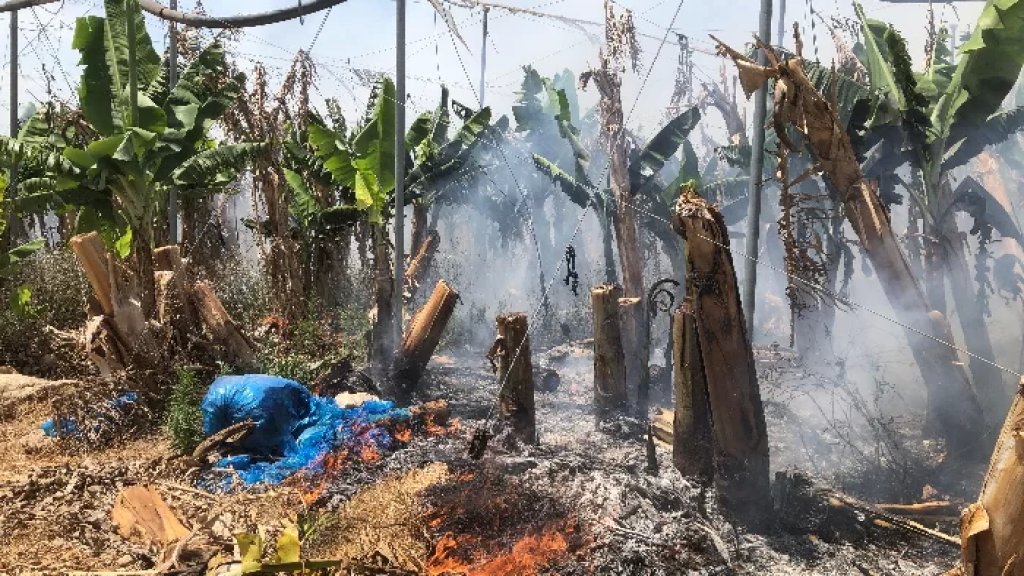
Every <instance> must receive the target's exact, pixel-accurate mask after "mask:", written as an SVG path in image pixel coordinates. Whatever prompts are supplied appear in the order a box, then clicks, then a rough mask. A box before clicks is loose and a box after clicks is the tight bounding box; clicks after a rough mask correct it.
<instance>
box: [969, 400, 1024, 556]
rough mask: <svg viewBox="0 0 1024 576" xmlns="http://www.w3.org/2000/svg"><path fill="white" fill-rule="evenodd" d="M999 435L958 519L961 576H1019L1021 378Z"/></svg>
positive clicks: (1022, 551)
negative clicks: (973, 496)
mask: <svg viewBox="0 0 1024 576" xmlns="http://www.w3.org/2000/svg"><path fill="white" fill-rule="evenodd" d="M1019 385H1020V388H1019V389H1018V391H1017V394H1016V396H1015V397H1014V399H1013V405H1012V406H1011V407H1010V412H1009V414H1007V416H1006V420H1005V422H1004V423H1003V428H1002V430H1001V432H1000V433H999V440H998V441H997V442H996V447H995V450H993V452H992V460H991V463H990V464H989V469H988V474H986V475H985V482H984V484H983V485H982V488H981V495H980V496H979V498H978V501H977V502H976V503H974V504H971V505H970V506H969V507H968V508H967V509H966V510H964V512H963V514H962V515H961V517H960V541H961V565H960V572H961V574H962V575H963V576H1024V521H1022V519H1024V382H1021V383H1019Z"/></svg>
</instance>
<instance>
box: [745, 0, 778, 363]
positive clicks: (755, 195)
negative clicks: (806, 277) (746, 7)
mask: <svg viewBox="0 0 1024 576" xmlns="http://www.w3.org/2000/svg"><path fill="white" fill-rule="evenodd" d="M771 33H772V0H761V26H760V32H759V34H760V37H761V38H762V39H763V40H764V41H765V42H767V38H770V37H771ZM757 61H758V62H759V63H760V64H761V65H762V66H765V65H767V58H766V57H765V54H764V50H761V51H759V52H758V55H757ZM767 106H768V94H767V87H766V86H762V87H761V89H760V90H758V91H757V93H756V94H755V96H754V125H753V134H752V138H751V139H750V145H751V155H750V186H749V187H748V188H747V195H748V198H747V199H748V204H747V243H746V251H747V256H748V258H747V259H746V260H745V265H744V272H745V274H744V277H743V314H744V319H745V320H746V324H747V336H748V338H750V341H751V343H753V341H754V304H755V298H756V295H757V261H756V260H755V259H756V258H757V256H758V244H759V240H760V239H761V188H762V186H761V177H762V168H763V166H764V121H765V115H766V112H767Z"/></svg>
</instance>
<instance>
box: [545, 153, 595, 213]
mask: <svg viewBox="0 0 1024 576" xmlns="http://www.w3.org/2000/svg"><path fill="white" fill-rule="evenodd" d="M533 165H534V166H536V167H537V170H539V171H540V172H541V173H542V174H544V175H545V176H547V177H548V178H550V179H551V180H552V181H553V182H554V183H555V184H557V185H558V187H559V188H561V189H562V192H563V193H565V195H566V196H568V197H569V200H571V201H572V203H573V204H576V205H577V206H579V207H580V208H586V207H587V206H590V205H592V204H593V203H594V187H593V186H592V185H590V184H589V183H584V182H581V181H580V180H577V179H576V178H573V177H572V176H571V175H569V173H568V172H566V171H565V170H562V169H561V168H559V167H558V166H557V165H556V164H555V163H554V162H552V161H550V160H548V159H547V158H544V157H543V156H541V155H539V154H533Z"/></svg>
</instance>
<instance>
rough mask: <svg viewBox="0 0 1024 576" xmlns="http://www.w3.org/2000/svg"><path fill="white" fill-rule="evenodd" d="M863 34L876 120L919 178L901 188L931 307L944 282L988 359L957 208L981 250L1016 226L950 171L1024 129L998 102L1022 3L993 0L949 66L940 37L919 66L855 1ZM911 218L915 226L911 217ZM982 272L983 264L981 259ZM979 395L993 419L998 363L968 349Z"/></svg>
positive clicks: (1018, 41) (1015, 59) (1014, 64)
mask: <svg viewBox="0 0 1024 576" xmlns="http://www.w3.org/2000/svg"><path fill="white" fill-rule="evenodd" d="M856 11H857V16H858V18H859V19H860V23H861V29H862V34H863V37H864V60H865V65H866V68H867V70H868V74H869V78H870V81H871V84H872V86H873V87H874V88H876V89H877V90H879V91H880V92H881V94H882V97H883V99H884V103H885V106H884V107H883V108H884V109H885V110H886V111H887V112H886V114H885V115H884V116H882V117H880V118H879V117H876V118H875V119H874V121H875V123H876V124H889V125H898V126H899V127H900V128H901V129H902V133H903V135H904V136H905V138H906V141H907V144H908V146H907V147H906V148H908V149H906V150H905V152H906V154H905V156H903V159H904V160H905V161H906V162H907V163H908V164H910V166H912V168H913V169H914V170H915V171H916V172H917V174H918V175H919V178H916V177H915V180H917V181H919V185H915V184H914V183H911V184H906V185H905V186H904V188H905V190H906V192H907V194H908V196H909V197H910V198H911V210H912V215H913V217H912V220H920V222H921V232H922V233H923V235H924V237H927V238H930V239H931V241H930V242H928V243H926V244H925V245H924V246H923V247H921V248H920V249H919V251H921V252H923V253H924V254H925V257H924V262H923V266H924V268H925V271H926V277H927V278H928V282H926V291H927V293H928V296H929V301H930V305H931V306H932V307H933V308H935V309H937V310H939V311H940V312H943V313H944V312H945V311H946V310H945V309H946V303H945V292H946V282H947V280H948V282H949V284H950V292H951V293H952V295H953V298H954V301H955V304H956V307H957V311H958V314H957V317H958V318H959V321H960V325H961V328H962V329H963V332H964V335H965V340H966V342H968V343H970V345H971V347H972V351H973V352H975V353H976V354H977V355H979V356H981V357H983V358H986V359H991V358H993V349H992V344H991V339H990V337H989V334H988V330H987V328H986V326H985V323H984V320H983V318H984V316H985V314H986V312H987V293H986V288H985V284H984V283H983V284H982V286H981V287H980V288H979V289H977V290H975V289H974V287H973V281H972V278H971V274H970V273H969V270H970V266H969V265H968V263H967V259H966V258H967V255H966V248H965V246H964V242H963V240H962V239H961V235H960V232H959V230H958V229H957V225H956V221H955V218H954V215H955V214H956V213H957V212H966V213H968V214H970V215H971V216H972V217H973V219H974V228H973V230H972V232H973V233H975V234H976V235H977V236H978V238H979V240H980V242H981V244H982V248H983V250H982V252H981V255H982V256H983V257H984V255H985V253H986V252H987V251H985V250H984V247H985V244H986V243H987V242H988V240H989V239H990V237H991V233H992V231H998V232H999V233H1000V235H1001V236H1002V237H1004V238H1007V239H1012V241H1016V242H1021V241H1022V240H1024V238H1022V235H1021V232H1020V230H1019V229H1017V227H1016V225H1015V224H1014V221H1013V219H1012V218H1010V217H1009V215H1008V214H1006V213H1005V210H1004V209H1003V207H1002V205H1001V204H1000V203H999V202H998V201H997V200H996V199H995V198H994V197H993V196H992V195H991V194H990V193H989V192H988V191H987V190H985V189H984V187H982V186H981V185H980V184H979V183H977V182H975V181H968V180H964V181H963V182H962V183H961V184H960V185H959V186H955V187H954V186H953V183H952V180H953V178H954V176H955V174H954V171H955V170H957V169H958V168H961V167H963V166H965V165H966V164H967V163H968V162H970V161H971V160H972V159H973V158H974V157H975V156H977V155H978V154H979V153H981V152H982V151H983V150H984V149H985V148H986V147H988V146H990V145H992V144H997V143H1000V142H1002V141H1005V140H1006V139H1007V138H1009V137H1010V136H1011V135H1013V134H1015V133H1016V132H1017V131H1019V130H1020V129H1021V128H1024V108H1014V109H1011V110H1007V111H1004V110H1001V106H1002V103H1003V101H1004V100H1005V99H1006V97H1007V95H1008V94H1009V92H1010V90H1011V89H1012V88H1013V86H1014V85H1015V84H1016V82H1017V79H1018V77H1019V75H1020V72H1021V68H1022V66H1024V1H1022V0H989V1H988V2H987V3H986V5H985V7H984V8H983V9H982V12H981V15H980V17H979V19H978V22H977V24H976V26H975V28H974V32H973V34H972V35H971V38H970V40H968V42H967V43H966V44H964V45H963V46H962V48H961V50H960V58H959V61H958V62H957V63H956V64H955V65H954V64H953V63H952V62H951V59H950V56H951V55H950V53H949V51H948V50H947V49H946V48H945V43H944V42H942V41H941V39H940V40H939V41H937V42H936V43H935V49H933V51H932V53H931V54H930V57H929V59H928V61H927V63H926V66H925V68H924V69H923V70H920V71H917V72H915V71H914V70H913V69H912V65H911V61H910V57H909V55H908V54H907V51H906V45H905V42H904V41H903V38H902V36H901V35H900V34H899V32H897V31H896V30H895V29H894V28H892V27H891V26H889V25H887V24H885V23H882V22H879V21H876V20H869V19H868V18H867V17H866V16H865V14H864V10H863V8H862V7H861V6H860V5H856ZM915 225H916V224H915ZM977 268H978V269H979V270H981V271H982V275H984V271H985V270H986V268H987V263H985V262H979V265H978V266H977ZM970 367H971V372H972V374H973V375H974V377H975V381H976V386H977V388H978V390H979V397H980V398H981V400H982V403H983V406H984V408H986V409H987V411H988V412H989V413H990V414H992V416H993V417H995V416H997V415H998V414H1001V413H1002V412H1003V410H1004V409H1005V404H1006V402H1007V400H1008V398H1007V394H1006V389H1005V387H1004V386H1003V384H1002V377H1001V374H1000V373H999V371H998V370H996V369H994V368H993V367H992V366H990V365H989V364H987V363H985V362H983V361H980V360H977V359H975V358H974V357H972V358H971V362H970Z"/></svg>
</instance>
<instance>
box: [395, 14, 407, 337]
mask: <svg viewBox="0 0 1024 576" xmlns="http://www.w3.org/2000/svg"><path fill="white" fill-rule="evenodd" d="M395 9H396V13H395V52H396V59H395V288H394V294H392V297H393V298H394V305H393V307H394V311H395V336H396V338H395V342H396V343H397V342H400V341H401V340H400V338H401V335H402V308H403V306H402V293H403V292H404V288H405V281H404V280H405V0H395Z"/></svg>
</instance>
